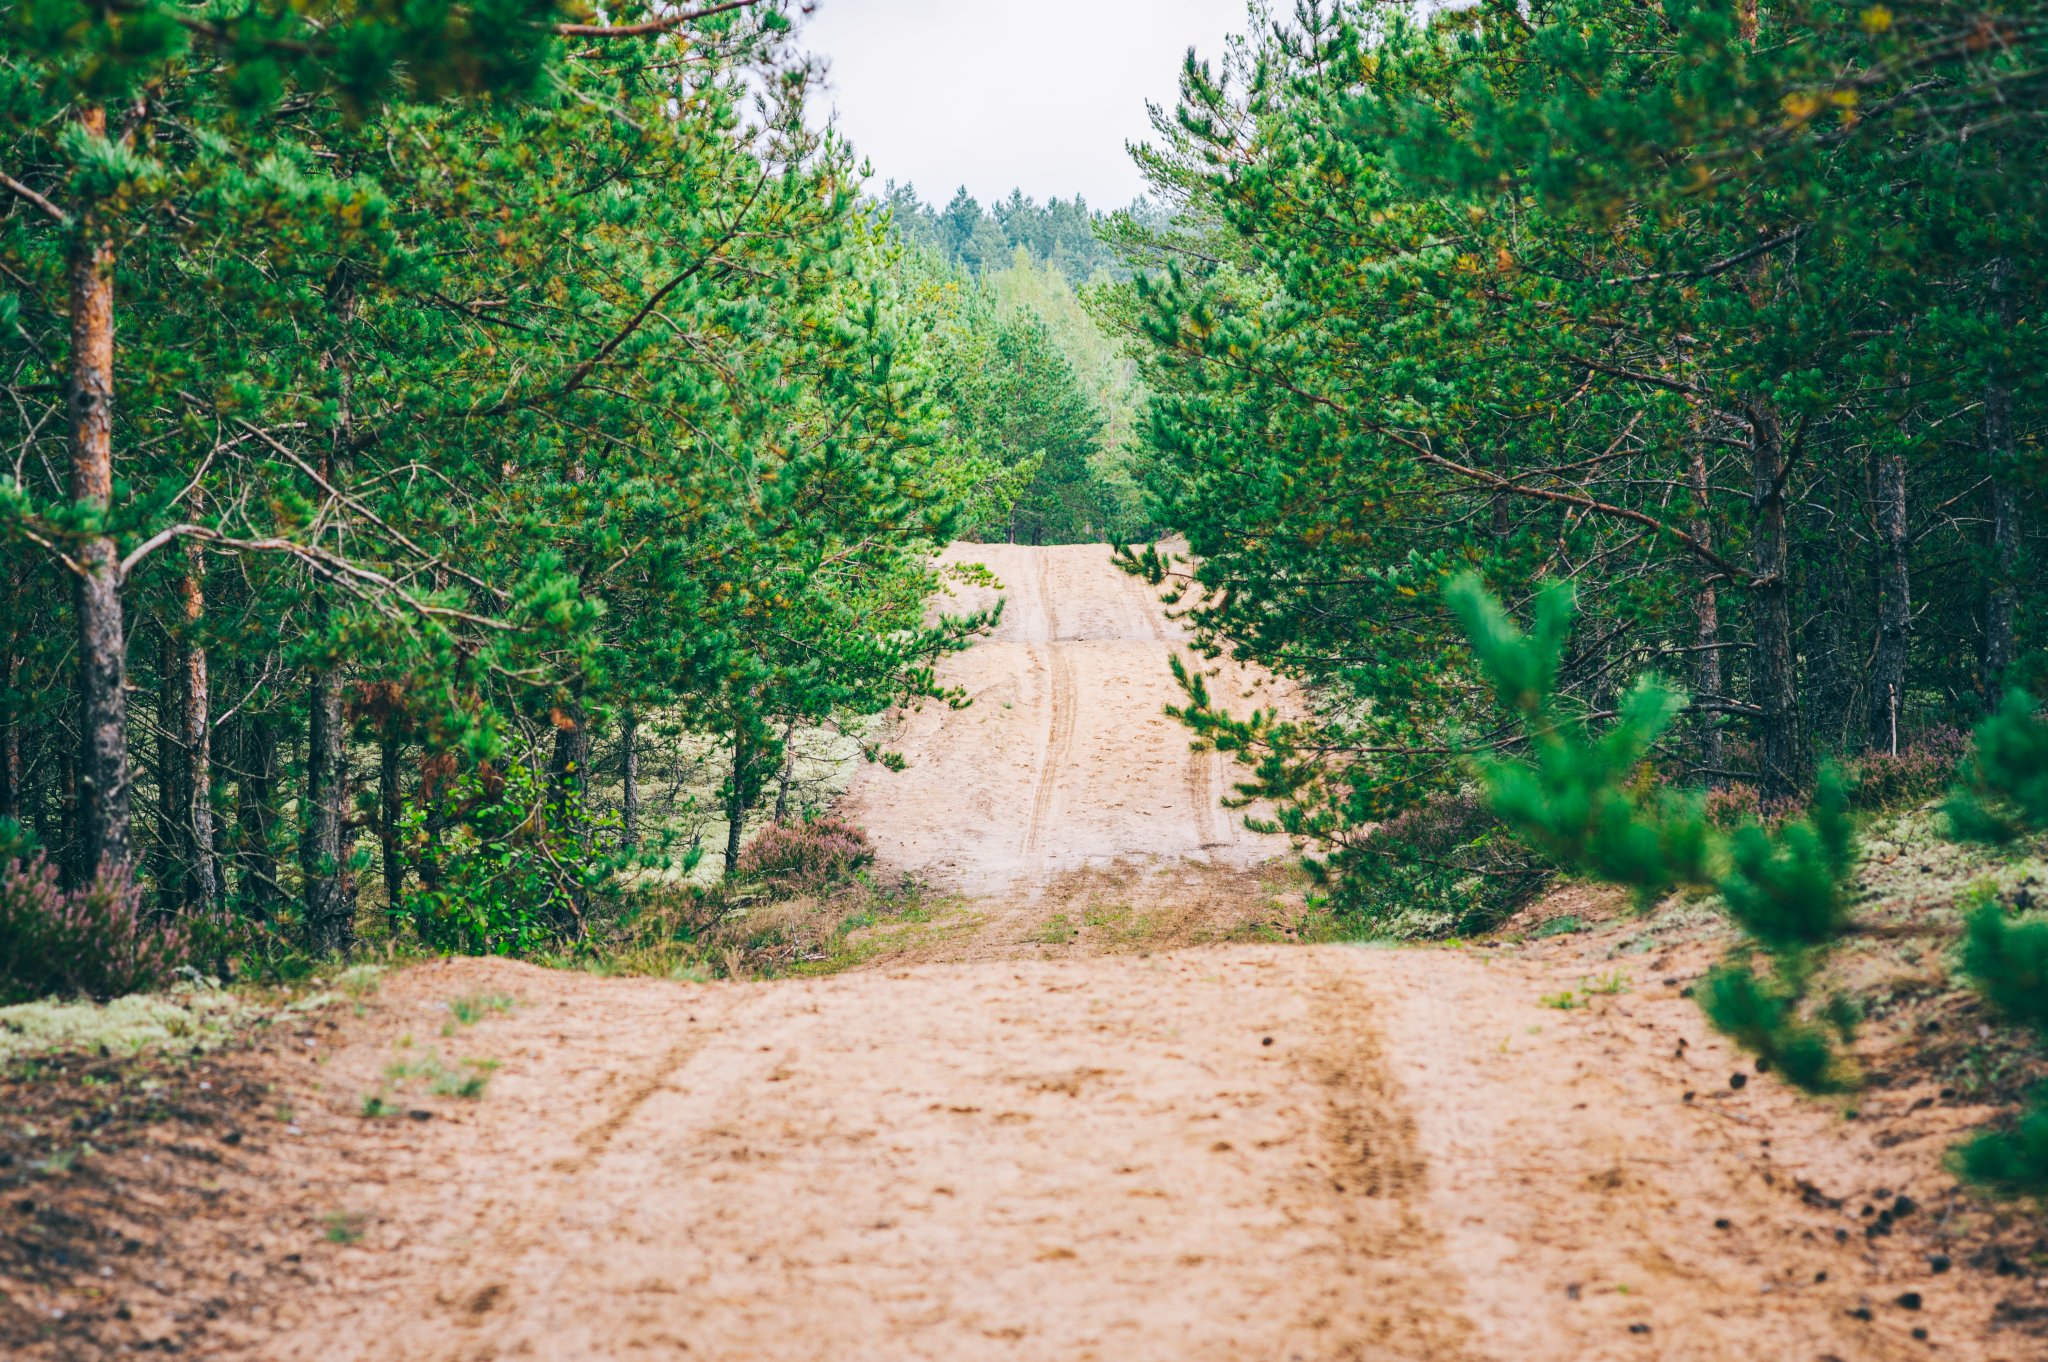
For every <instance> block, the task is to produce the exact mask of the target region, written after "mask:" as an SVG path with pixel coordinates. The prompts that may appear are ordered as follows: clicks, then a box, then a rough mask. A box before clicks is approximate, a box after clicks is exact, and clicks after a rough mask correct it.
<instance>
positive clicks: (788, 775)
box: [775, 719, 796, 823]
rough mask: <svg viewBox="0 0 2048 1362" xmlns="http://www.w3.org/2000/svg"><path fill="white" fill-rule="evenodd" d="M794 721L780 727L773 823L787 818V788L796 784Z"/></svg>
mask: <svg viewBox="0 0 2048 1362" xmlns="http://www.w3.org/2000/svg"><path fill="white" fill-rule="evenodd" d="M795 737H796V720H795V719H791V720H790V721H789V722H787V723H785V724H784V725H783V726H782V771H781V774H780V775H779V776H778V777H777V779H776V782H775V821H776V822H777V823H781V822H784V821H785V820H787V819H788V817H789V787H790V786H791V785H793V784H795V783H796V748H795V746H794V739H795Z"/></svg>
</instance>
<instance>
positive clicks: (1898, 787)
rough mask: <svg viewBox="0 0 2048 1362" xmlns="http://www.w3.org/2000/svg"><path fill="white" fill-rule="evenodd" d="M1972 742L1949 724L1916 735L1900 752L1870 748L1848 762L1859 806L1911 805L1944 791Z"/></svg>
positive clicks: (1894, 807)
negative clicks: (1866, 752) (1862, 754)
mask: <svg viewBox="0 0 2048 1362" xmlns="http://www.w3.org/2000/svg"><path fill="white" fill-rule="evenodd" d="M1969 745H1970V740H1969V735H1968V734H1966V733H1964V732H1963V731H1962V730H1961V729H1960V728H1953V727H1950V726H1948V725H1946V724H1944V725H1942V726H1941V727H1939V728H1933V729H1930V730H1928V731H1927V732H1925V733H1922V734H1920V735H1919V736H1918V737H1916V738H1914V739H1913V741H1912V743H1911V744H1910V745H1909V746H1908V747H1906V748H1905V750H1903V751H1901V752H1900V753H1899V754H1898V755H1897V756H1893V755H1892V754H1891V753H1889V752H1871V753H1868V754H1866V755H1864V756H1860V757H1856V758H1854V759H1853V760H1851V761H1849V762H1848V763H1847V764H1846V770H1847V773H1848V775H1849V779H1850V784H1851V788H1852V790H1853V795H1852V802H1853V804H1854V806H1855V807H1856V808H1858V809H1875V810H1885V809H1898V808H1912V807H1917V806H1918V805H1921V804H1925V803H1927V802H1928V801H1929V800H1931V799H1933V798H1935V797H1936V796H1938V795H1940V794H1942V793H1943V792H1945V791H1946V790H1947V789H1948V787H1949V785H1950V783H1951V782H1952V781H1954V779H1955V773H1956V765H1957V763H1959V762H1960V761H1962V759H1963V755H1964V753H1965V752H1966V751H1968V749H1969Z"/></svg>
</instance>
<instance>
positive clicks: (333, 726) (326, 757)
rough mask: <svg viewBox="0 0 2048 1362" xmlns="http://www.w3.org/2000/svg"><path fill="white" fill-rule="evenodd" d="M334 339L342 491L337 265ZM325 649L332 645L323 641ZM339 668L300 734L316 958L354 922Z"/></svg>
mask: <svg viewBox="0 0 2048 1362" xmlns="http://www.w3.org/2000/svg"><path fill="white" fill-rule="evenodd" d="M328 305H329V307H330V309H331V310H332V312H333V315H334V321H335V323H336V329H337V332H338V335H337V339H336V341H335V344H334V346H333V348H332V349H330V350H328V351H327V352H326V353H325V354H324V355H323V356H321V365H322V367H323V368H325V369H327V370H328V371H330V372H331V373H333V374H334V376H335V405H336V412H335V424H334V437H333V439H331V440H330V441H329V442H328V445H327V459H326V465H327V466H326V467H325V468H324V469H323V470H322V473H323V475H324V476H325V477H326V480H327V482H328V484H329V485H330V486H334V487H345V486H346V485H347V483H348V474H349V471H350V470H349V466H350V464H351V463H352V462H353V456H354V439H355V423H354V413H353V411H352V406H353V397H354V392H353V384H352V381H351V375H350V371H349V363H348V332H349V327H350V325H351V323H352V322H353V321H354V319H355V283H354V280H353V279H352V278H351V277H350V275H349V271H348V269H347V267H346V266H341V267H337V268H336V270H335V272H334V275H333V277H332V279H331V280H330V281H329V284H328ZM313 626H314V629H315V631H316V633H318V634H321V635H323V636H324V635H327V634H328V633H329V631H330V630H331V628H332V626H333V602H332V595H331V592H330V590H329V589H328V588H327V587H326V586H324V585H323V586H320V587H318V588H316V591H315V597H314V603H313ZM327 641H328V642H329V644H330V646H331V640H327ZM341 675H342V664H341V659H340V657H339V656H338V655H331V656H329V657H328V658H327V659H325V660H324V661H323V662H322V663H321V664H320V665H319V666H317V667H316V668H314V670H313V675H312V677H311V679H310V684H309V687H308V689H309V691H310V694H309V696H308V699H309V706H308V708H309V710H310V717H309V720H308V723H307V729H306V827H305V831H304V834H303V837H302V840H301V842H300V844H299V864H300V868H301V869H302V870H303V871H304V872H305V880H306V891H305V892H306V931H307V935H308V937H309V938H310V939H309V942H308V944H309V945H310V946H311V948H312V950H313V951H314V952H315V953H316V954H325V953H326V952H329V951H340V950H345V949H347V948H348V946H349V944H350V942H351V941H352V939H353V938H354V935H355V932H354V928H355V924H354V923H353V922H352V921H351V920H350V919H351V917H352V916H353V915H352V913H351V912H350V907H349V905H350V899H351V897H352V895H351V894H350V893H349V886H348V873H349V872H348V867H347V865H346V864H345V861H346V851H347V847H346V845H345V838H346V830H347V824H348V754H347V746H346V744H347V734H346V732H345V731H344V727H343V716H342V700H341V689H342V683H341Z"/></svg>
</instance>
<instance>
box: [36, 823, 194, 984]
mask: <svg viewBox="0 0 2048 1362" xmlns="http://www.w3.org/2000/svg"><path fill="white" fill-rule="evenodd" d="M142 899H143V892H142V889H141V887H140V886H139V885H137V884H136V883H135V877H134V875H133V874H132V873H131V872H130V871H129V870H128V869H127V868H126V867H117V868H112V869H107V870H102V871H101V872H100V874H99V875H97V876H95V877H94V879H93V880H92V882H91V883H90V884H87V885H85V886H83V887H81V888H78V889H71V890H66V889H64V888H63V887H61V885H60V884H59V883H58V879H57V868H56V867H55V866H53V865H51V864H50V862H49V860H48V858H46V857H44V856H42V855H40V854H38V855H35V856H31V857H29V858H27V859H15V860H11V861H9V862H7V864H6V868H5V869H4V870H0V1001H4V1002H9V1003H17V1002H29V1001H32V1000H34V999H37V998H44V997H51V996H65V997H73V996H83V997H88V998H95V999H99V1000H102V1001H104V1000H105V999H108V998H116V997H120V996H122V995H123V994H129V993H147V992H152V991H155V990H158V989H162V988H166V987H168V986H169V985H170V984H172V983H173V982H175V981H176V979H177V977H178V972H179V971H180V970H181V969H185V968H187V967H188V966H190V965H191V963H192V956H193V951H192V945H191V941H190V938H189V936H188V935H187V933H186V932H185V930H184V929H183V928H182V927H180V926H177V925H175V924H163V923H157V922H154V921H152V920H151V919H150V917H149V915H148V914H147V913H146V912H145V911H144V909H143V906H142Z"/></svg>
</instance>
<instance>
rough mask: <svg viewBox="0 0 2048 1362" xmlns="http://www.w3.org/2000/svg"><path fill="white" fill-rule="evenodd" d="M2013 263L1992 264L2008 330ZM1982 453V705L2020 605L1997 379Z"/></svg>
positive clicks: (1992, 691)
mask: <svg viewBox="0 0 2048 1362" xmlns="http://www.w3.org/2000/svg"><path fill="white" fill-rule="evenodd" d="M2011 274H2012V263H2011V262H2010V261H2007V260H1995V261H1993V262H1992V264H1991V291H1992V295H1993V306H1994V310H1995V311H1996V312H1997V314H1998V317H1999V320H2000V321H2001V323H2003V325H2004V326H2005V328H2006V329H2007V330H2010V329H2011V327H2012V323H2013V300H2012V292H2011V289H2010V287H2009V281H2010V278H2011ZM1984 449H1985V455H1986V460H1987V462H1988V463H1989V464H1990V470H1991V584H1990V590H1989V591H1988V592H1986V593H1985V600H1984V702H1985V705H1986V706H1987V707H1990V706H1994V705H1996V704H1997V703H1998V702H1999V699H2000V697H2001V696H2002V695H2003V694H2004V692H2005V683H2006V676H2007V674H2008V673H2009V672H2010V671H2011V669H2012V662H2013V615H2014V612H2015V610H2016V609H2017V607H2018V604H2019V576H2020V504H2019V491H2018V489H2017V488H2016V487H2014V485H2013V470H2014V465H2015V463H2016V461H2017V455H2018V451H2017V450H2016V449H2015V448H2014V445H2013V421H2012V389H2011V388H2009V387H2007V386H2006V385H2005V384H2004V383H2002V382H1998V381H1993V382H1992V383H1990V384H1988V385H1987V386H1986V387H1985V390H1984Z"/></svg>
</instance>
